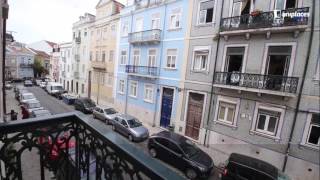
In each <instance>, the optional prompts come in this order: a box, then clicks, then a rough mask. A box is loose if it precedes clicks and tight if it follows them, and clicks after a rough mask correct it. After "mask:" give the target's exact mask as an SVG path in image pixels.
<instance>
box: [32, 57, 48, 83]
mask: <svg viewBox="0 0 320 180" xmlns="http://www.w3.org/2000/svg"><path fill="white" fill-rule="evenodd" d="M45 70H46V69H45V68H44V67H43V66H42V63H41V59H40V57H35V58H34V63H33V73H34V77H36V78H37V77H41V75H42V74H43V73H45Z"/></svg>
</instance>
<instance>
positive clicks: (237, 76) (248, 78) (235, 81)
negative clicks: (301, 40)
mask: <svg viewBox="0 0 320 180" xmlns="http://www.w3.org/2000/svg"><path fill="white" fill-rule="evenodd" d="M298 83H299V78H297V77H287V76H278V75H263V74H249V73H238V72H216V73H215V75H214V84H219V85H230V86H238V87H246V88H254V89H263V90H271V91H280V92H285V93H296V91H297V87H298Z"/></svg>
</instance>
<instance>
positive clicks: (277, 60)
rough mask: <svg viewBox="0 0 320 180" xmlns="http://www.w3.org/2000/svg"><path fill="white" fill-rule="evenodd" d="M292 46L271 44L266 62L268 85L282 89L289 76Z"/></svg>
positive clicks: (273, 88)
mask: <svg viewBox="0 0 320 180" xmlns="http://www.w3.org/2000/svg"><path fill="white" fill-rule="evenodd" d="M291 51H292V46H270V47H269V49H268V59H267V64H266V70H265V72H266V75H267V76H266V82H265V83H266V87H267V89H270V90H280V89H281V87H282V84H283V83H284V82H285V77H286V76H288V71H289V65H290V59H291Z"/></svg>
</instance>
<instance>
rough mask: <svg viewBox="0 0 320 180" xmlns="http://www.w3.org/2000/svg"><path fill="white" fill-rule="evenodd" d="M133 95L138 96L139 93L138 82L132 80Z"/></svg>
mask: <svg viewBox="0 0 320 180" xmlns="http://www.w3.org/2000/svg"><path fill="white" fill-rule="evenodd" d="M129 95H130V96H131V97H137V95H138V83H137V82H136V81H131V82H130V93H129Z"/></svg>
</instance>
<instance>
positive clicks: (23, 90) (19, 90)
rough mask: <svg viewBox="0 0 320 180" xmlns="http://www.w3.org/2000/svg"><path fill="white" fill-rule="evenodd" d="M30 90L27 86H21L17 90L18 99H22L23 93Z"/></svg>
mask: <svg viewBox="0 0 320 180" xmlns="http://www.w3.org/2000/svg"><path fill="white" fill-rule="evenodd" d="M28 92H29V91H28V90H27V89H25V87H19V88H18V89H17V91H16V92H15V97H16V99H17V100H18V101H20V96H21V94H24V93H28Z"/></svg>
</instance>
